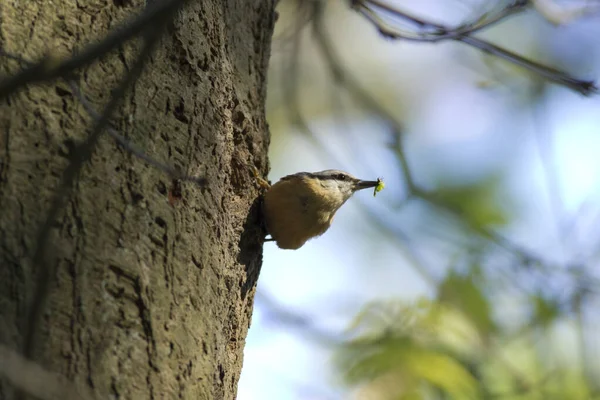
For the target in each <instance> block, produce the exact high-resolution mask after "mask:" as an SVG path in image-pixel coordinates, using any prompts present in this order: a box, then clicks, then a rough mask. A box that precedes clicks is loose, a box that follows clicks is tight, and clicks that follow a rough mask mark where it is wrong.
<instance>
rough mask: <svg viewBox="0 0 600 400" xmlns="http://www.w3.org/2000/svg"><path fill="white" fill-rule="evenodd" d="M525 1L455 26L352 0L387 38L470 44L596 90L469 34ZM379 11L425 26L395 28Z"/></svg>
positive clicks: (585, 90) (580, 88)
mask: <svg viewBox="0 0 600 400" xmlns="http://www.w3.org/2000/svg"><path fill="white" fill-rule="evenodd" d="M527 4H528V2H527V1H514V2H513V3H511V4H509V5H508V6H507V7H505V8H503V9H502V10H500V11H499V12H497V13H494V14H493V15H492V16H487V17H482V18H479V19H477V20H476V22H473V23H467V24H463V25H460V26H457V27H455V28H450V27H447V26H445V25H443V24H440V23H436V22H432V21H427V20H425V19H422V18H419V17H416V16H413V15H411V14H409V13H407V12H405V11H403V10H401V9H399V8H397V7H393V6H391V5H389V4H387V3H384V2H382V1H379V0H353V8H355V9H356V10H358V12H360V13H361V14H362V15H363V16H364V17H365V18H366V19H367V20H368V21H369V22H371V23H372V24H373V25H374V26H375V27H376V28H377V30H378V31H379V32H380V33H381V34H382V35H384V36H385V37H387V38H389V39H399V40H410V41H418V42H430V43H431V42H433V43H435V42H439V41H442V40H454V41H458V42H461V43H464V44H467V45H469V46H472V47H474V48H476V49H478V50H480V51H482V52H484V53H487V54H490V55H493V56H495V57H498V58H501V59H503V60H505V61H508V62H510V63H512V64H515V65H518V66H520V67H522V68H524V69H527V70H529V71H531V72H533V73H535V74H537V75H539V76H541V77H543V78H545V79H547V80H549V81H551V82H555V83H557V84H560V85H563V86H566V87H568V88H570V89H572V90H574V91H576V92H579V93H581V94H583V95H586V96H589V95H591V94H594V93H597V92H598V87H597V86H596V84H595V82H594V81H591V80H582V79H578V78H575V77H573V76H571V75H570V74H568V73H566V72H564V71H560V70H558V69H556V68H552V67H549V66H546V65H543V64H541V63H539V62H536V61H533V60H530V59H528V58H525V57H523V56H521V55H518V54H516V53H514V52H512V51H509V50H507V49H505V48H503V47H500V46H498V45H496V44H493V43H491V42H488V41H486V40H483V39H479V38H476V37H474V36H472V35H473V34H474V33H476V32H479V31H481V30H483V29H485V28H488V27H490V26H492V25H494V24H497V23H498V22H501V21H504V20H506V19H507V18H508V17H510V16H513V15H516V14H517V13H519V12H521V11H523V10H524V9H525V7H526V6H527ZM374 8H377V9H380V10H383V12H386V13H388V14H391V15H392V16H394V17H397V18H401V19H404V20H406V21H409V22H412V23H413V24H415V25H417V27H418V28H419V29H428V31H425V32H409V33H407V32H403V31H401V30H399V29H398V28H396V27H391V26H390V25H389V24H387V23H386V22H385V21H384V20H383V19H382V18H381V17H379V15H378V12H377V11H376V10H375V9H374Z"/></svg>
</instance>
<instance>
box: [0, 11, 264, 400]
mask: <svg viewBox="0 0 600 400" xmlns="http://www.w3.org/2000/svg"><path fill="white" fill-rule="evenodd" d="M2 3H3V4H2V5H0V13H1V14H0V46H1V47H2V48H3V49H4V50H6V51H8V52H11V53H14V54H19V55H21V56H22V57H24V58H26V59H29V60H35V59H37V58H39V57H40V56H41V55H43V54H46V53H53V54H54V53H59V54H69V53H70V52H72V51H74V50H76V49H77V48H80V47H81V46H82V45H84V44H85V43H88V42H89V41H90V40H94V39H96V38H99V37H101V36H102V34H103V33H106V32H108V31H109V30H110V29H111V28H114V27H115V26H117V24H118V23H119V22H121V21H124V20H125V19H126V17H128V16H131V15H134V14H136V13H138V12H139V11H140V10H141V8H142V7H143V4H142V2H141V1H130V0H119V1H117V0H114V1H111V2H107V1H105V0H92V1H64V2H63V1H59V2H48V1H45V0H35V1H34V0H28V1H17V0H7V1H3V2H2ZM273 7H274V4H273V1H271V0H257V1H245V0H203V1H193V2H191V3H190V4H188V6H187V7H186V8H185V9H184V10H183V11H181V12H180V13H179V14H178V15H177V17H176V18H175V21H174V23H173V24H170V25H169V28H168V30H167V33H166V35H165V36H164V37H163V39H162V40H161V42H160V45H159V46H158V48H157V50H156V52H155V53H154V54H153V56H152V59H151V61H150V62H149V63H148V64H147V65H146V68H145V72H144V74H143V75H142V76H141V77H140V79H139V80H138V81H137V83H136V84H135V87H134V88H133V90H130V92H129V94H128V96H127V98H126V99H124V101H123V103H122V106H121V107H120V110H119V113H118V115H115V116H113V119H112V121H113V125H114V126H115V127H116V128H117V129H118V130H119V132H121V133H122V134H123V135H125V136H127V137H128V138H129V139H130V140H131V141H132V142H133V143H136V144H137V145H138V146H140V147H142V148H144V149H145V150H146V152H147V153H148V155H150V156H152V157H153V158H156V159H158V160H162V161H165V162H167V163H169V164H171V165H173V166H176V167H178V168H180V169H181V170H182V171H184V172H185V173H187V174H189V175H195V176H205V177H206V178H207V185H205V186H204V187H200V186H198V185H196V184H193V183H181V184H178V183H177V182H174V181H173V180H172V179H171V178H169V177H168V176H167V175H165V174H164V173H163V172H161V171H159V170H157V169H156V168H154V167H151V166H148V165H146V164H145V163H143V162H142V161H139V160H138V159H136V158H135V157H134V156H132V155H131V154H130V153H128V152H127V151H126V150H124V149H122V148H120V147H119V146H118V145H117V144H116V143H115V142H114V141H113V140H112V139H111V138H110V137H109V136H106V135H105V136H103V138H102V139H101V140H100V142H99V144H98V146H97V147H96V150H95V152H94V154H93V157H92V160H91V161H90V162H89V163H87V164H86V165H85V167H84V168H83V170H82V171H81V173H80V175H79V177H78V179H77V181H76V184H75V187H74V190H73V191H72V192H71V193H70V195H69V198H68V201H67V203H66V205H65V207H63V209H62V211H61V215H60V218H58V220H57V221H56V222H55V224H54V227H53V230H52V235H51V241H50V248H51V255H52V256H51V257H50V258H49V259H46V260H45V264H47V265H49V264H52V265H54V266H55V267H56V274H54V276H52V281H51V285H50V292H49V297H48V301H47V302H46V303H45V306H44V307H45V308H44V314H43V318H42V321H41V324H39V326H38V328H37V330H38V333H37V335H36V346H35V351H34V354H33V357H32V358H33V359H34V360H36V361H37V362H39V363H40V364H41V365H42V366H44V367H45V368H47V369H49V370H51V371H54V372H57V373H60V374H62V375H64V376H66V377H67V378H69V379H71V380H73V381H75V382H77V383H78V384H80V385H85V386H88V387H90V388H91V389H92V391H93V392H94V393H95V394H96V395H97V396H98V397H99V398H122V399H151V398H161V399H168V398H177V397H179V398H190V399H192V398H193V399H233V398H235V395H236V387H237V381H238V377H239V374H240V370H241V365H242V351H243V346H244V340H245V337H246V333H247V329H248V326H249V323H250V316H251V311H252V300H253V294H254V288H255V284H256V279H257V277H258V272H259V269H260V265H261V261H262V240H263V232H262V229H261V227H260V223H259V213H258V208H257V200H256V199H257V197H258V195H259V192H258V188H257V186H256V184H255V181H254V177H253V175H252V173H251V170H250V168H249V166H255V167H256V168H257V169H258V170H259V171H261V172H263V173H265V172H266V170H267V147H268V142H269V136H268V131H267V126H266V122H265V113H264V97H265V77H266V69H267V61H268V56H269V46H270V39H271V34H272V28H273V23H274V12H273ZM138 49H139V41H138V43H137V45H136V44H135V43H134V44H128V45H125V46H122V47H121V48H120V49H119V50H118V51H116V52H114V53H111V54H110V55H109V56H107V57H104V58H103V59H102V60H100V61H98V62H97V63H95V64H93V65H92V66H90V67H89V68H85V69H84V70H82V71H80V72H81V73H80V74H79V75H78V79H77V82H78V84H79V85H80V86H81V88H82V90H83V91H84V93H85V94H86V95H87V96H88V98H90V100H91V101H92V102H93V103H94V105H95V107H96V108H97V109H98V110H101V108H102V106H103V105H104V104H105V103H106V101H107V99H108V98H109V96H110V93H111V92H110V91H111V89H112V88H114V86H115V85H116V84H117V83H118V81H119V79H120V77H121V76H122V75H123V73H125V72H126V71H127V70H128V69H129V68H130V66H131V64H132V62H133V60H134V58H135V56H136V54H137V50H138ZM17 70H18V65H17V64H16V63H15V62H14V61H9V60H7V59H5V58H0V74H1V75H3V76H7V75H9V74H12V73H15V72H16V71H17ZM90 122H91V121H90V117H89V115H87V113H86V112H85V110H84V108H83V107H82V106H81V105H80V104H79V103H78V102H77V100H76V99H75V98H74V96H73V94H72V93H71V90H70V89H69V86H68V85H67V84H66V83H65V82H64V81H63V80H57V81H53V82H50V83H47V84H44V85H35V86H29V87H27V88H25V89H22V90H20V91H19V92H18V93H17V94H14V95H12V96H10V97H9V98H8V99H7V100H2V101H0V266H1V267H0V343H2V344H5V345H8V346H10V347H12V348H14V349H20V348H21V347H22V344H23V329H24V326H25V318H26V315H27V310H28V308H27V307H28V304H29V302H30V301H31V296H32V294H33V292H34V290H35V287H36V276H38V271H36V269H35V267H34V266H33V265H32V258H31V256H32V251H33V249H34V247H35V244H36V243H35V241H36V237H37V233H38V230H39V228H40V225H41V224H42V223H43V221H44V219H45V218H46V215H47V209H48V205H49V202H50V199H51V198H52V196H53V194H54V193H55V191H56V190H57V187H58V185H59V179H60V176H61V174H62V171H63V170H64V168H65V167H66V166H67V164H68V163H69V159H70V157H71V155H72V154H71V152H72V151H73V149H74V148H75V147H74V144H77V143H80V142H81V141H82V140H84V139H85V137H86V135H87V134H88V133H89V127H90ZM15 392H16V391H15V389H14V388H13V387H11V386H10V384H9V383H8V382H6V381H0V399H10V398H13V397H14V396H15Z"/></svg>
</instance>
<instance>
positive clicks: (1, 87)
mask: <svg viewBox="0 0 600 400" xmlns="http://www.w3.org/2000/svg"><path fill="white" fill-rule="evenodd" d="M186 1H187V0H167V1H161V2H157V3H156V4H153V5H152V6H151V7H148V8H146V9H145V10H144V11H143V12H142V13H141V14H140V15H139V16H137V17H135V18H132V19H131V20H130V21H127V22H125V23H124V24H122V25H121V26H120V27H119V28H117V29H116V30H114V31H113V32H111V33H109V34H108V35H107V36H106V37H105V38H104V39H103V40H101V41H100V42H98V43H95V44H91V45H89V46H87V47H86V48H84V49H83V50H82V51H81V52H79V53H75V54H73V55H72V56H71V57H70V58H68V59H66V60H60V59H58V58H56V57H54V56H46V57H45V58H43V59H41V60H40V61H38V62H36V63H34V64H31V65H29V66H28V67H27V68H25V69H23V70H22V71H21V72H19V73H18V74H16V75H14V76H12V77H10V78H8V79H4V80H2V81H0V99H2V98H6V97H7V96H9V95H10V94H12V93H14V92H15V91H17V90H18V89H19V88H21V87H24V86H26V85H29V84H31V83H36V82H44V81H49V80H52V79H56V78H60V77H67V76H68V75H69V74H70V73H71V72H72V71H74V70H76V69H78V68H81V67H84V66H86V65H88V64H91V63H92V62H93V61H95V60H96V59H98V58H100V57H101V56H103V55H104V54H106V53H108V52H110V51H111V50H113V49H115V48H117V47H118V46H120V45H121V44H122V43H123V42H125V41H127V40H129V39H131V38H133V37H135V36H137V35H139V34H140V33H142V32H143V31H144V29H146V28H147V27H149V26H157V24H158V25H160V24H161V23H162V21H164V18H165V15H171V14H172V13H174V12H175V11H176V10H178V9H179V7H180V6H181V5H182V4H183V3H185V2H186Z"/></svg>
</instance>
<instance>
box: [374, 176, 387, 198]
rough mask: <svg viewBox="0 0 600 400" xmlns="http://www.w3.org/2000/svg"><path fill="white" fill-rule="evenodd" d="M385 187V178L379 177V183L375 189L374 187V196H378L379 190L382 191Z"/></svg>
mask: <svg viewBox="0 0 600 400" xmlns="http://www.w3.org/2000/svg"><path fill="white" fill-rule="evenodd" d="M383 188H385V183H383V179H381V178H377V185H375V189H373V197H375V196H377V192H381V191H382V190H383Z"/></svg>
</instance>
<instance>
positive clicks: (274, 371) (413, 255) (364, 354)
mask: <svg viewBox="0 0 600 400" xmlns="http://www.w3.org/2000/svg"><path fill="white" fill-rule="evenodd" d="M349 3H353V7H351V6H350V4H349ZM278 10H279V14H280V15H279V20H278V22H277V26H276V33H275V37H274V41H273V48H272V57H271V66H270V75H269V78H268V79H269V84H268V87H269V93H268V119H269V123H270V130H271V135H272V141H271V153H270V159H271V172H270V175H269V179H270V180H271V181H272V182H276V181H277V180H278V179H279V178H281V177H282V176H285V175H287V174H291V173H295V172H299V171H319V170H323V169H330V168H335V169H342V170H345V171H348V172H350V173H351V174H353V175H355V176H357V177H360V178H363V179H369V180H372V179H376V178H377V177H381V178H383V179H384V181H385V184H386V187H385V189H384V190H383V191H382V192H379V193H378V194H377V197H373V192H372V191H362V192H359V193H357V194H356V195H355V196H354V197H353V198H352V199H351V200H349V201H348V202H347V203H346V205H344V206H343V207H342V208H341V209H340V211H339V212H338V213H337V215H336V219H335V221H334V223H333V225H332V227H331V228H330V229H329V231H328V232H327V233H326V234H325V235H324V236H322V237H320V238H317V239H314V240H312V241H310V242H308V243H307V244H306V245H304V246H303V247H302V248H301V249H299V250H297V251H285V250H280V249H278V248H277V247H276V245H275V244H274V243H266V244H265V250H264V263H263V267H262V272H261V276H260V280H259V285H258V292H257V295H256V303H255V309H254V316H253V320H252V326H251V329H250V334H249V336H248V339H247V343H246V348H245V356H244V368H243V371H242V377H241V380H240V383H239V390H238V398H239V399H241V400H254V399H261V400H262V399H361V400H362V399H373V400H378V399H471V398H472V399H491V398H494V399H496V398H498V399H594V398H597V399H600V347H599V339H600V333H599V328H600V324H599V322H600V302H599V301H598V300H599V292H600V286H599V283H600V265H599V264H600V179H599V178H600V96H598V95H597V94H594V93H590V88H591V87H590V84H589V82H586V81H590V80H596V81H597V80H600V67H599V65H600V2H599V1H597V0H596V1H556V0H552V1H551V0H544V1H529V2H527V1H479V0H437V1H436V0H419V1H417V0H403V1H394V0H381V1H375V0H372V1H369V0H358V1H354V2H349V1H331V0H330V1H326V0H301V1H297V0H281V2H280V4H279V6H278ZM473 38H475V39H473ZM578 79H581V80H582V81H579V80H578Z"/></svg>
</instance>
